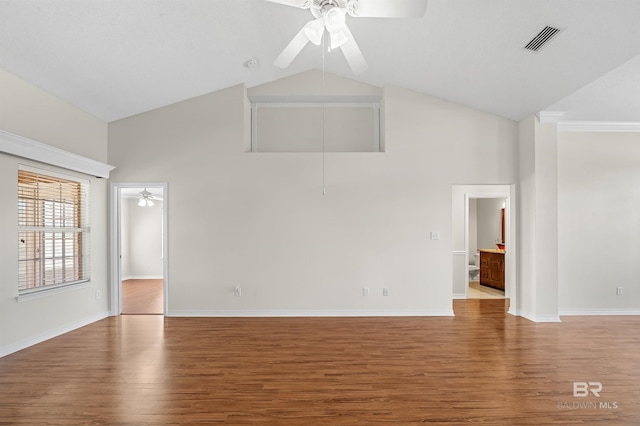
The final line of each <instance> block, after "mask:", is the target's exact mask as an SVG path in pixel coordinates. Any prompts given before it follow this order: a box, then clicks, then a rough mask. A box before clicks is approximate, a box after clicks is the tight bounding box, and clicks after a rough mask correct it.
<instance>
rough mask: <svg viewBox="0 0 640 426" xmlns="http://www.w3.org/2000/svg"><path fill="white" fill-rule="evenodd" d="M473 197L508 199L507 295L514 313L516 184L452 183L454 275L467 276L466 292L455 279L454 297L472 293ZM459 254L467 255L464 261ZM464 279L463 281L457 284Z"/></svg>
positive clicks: (515, 305)
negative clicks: (471, 227)
mask: <svg viewBox="0 0 640 426" xmlns="http://www.w3.org/2000/svg"><path fill="white" fill-rule="evenodd" d="M473 198H476V199H477V198H504V200H505V206H504V207H505V215H504V216H505V241H504V242H505V246H506V247H507V250H506V252H505V297H507V298H509V300H510V304H509V305H510V306H509V313H510V314H512V315H515V313H516V312H517V304H518V299H517V287H518V286H517V271H516V265H517V252H518V249H517V241H516V192H515V185H453V200H452V201H453V205H452V209H453V212H452V213H453V228H454V229H453V251H452V254H453V257H454V259H453V268H454V271H453V277H454V280H455V279H456V277H464V293H462V292H458V293H455V285H456V283H455V282H454V283H453V288H452V290H453V291H454V293H453V298H454V299H467V298H468V297H469V272H468V266H467V265H469V200H470V199H473ZM461 222H462V223H461ZM456 246H457V247H456ZM456 249H457V250H456ZM456 258H458V259H459V258H464V262H460V261H456ZM461 263H463V264H461ZM462 268H464V270H462ZM458 269H459V270H458ZM461 283H462V281H460V283H458V284H461Z"/></svg>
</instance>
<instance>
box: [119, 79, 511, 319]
mask: <svg viewBox="0 0 640 426" xmlns="http://www.w3.org/2000/svg"><path fill="white" fill-rule="evenodd" d="M283 86H284V87H286V82H283V81H279V82H276V83H275V84H274V86H273V87H274V89H273V90H276V88H277V87H283ZM301 86H302V87H304V85H301ZM344 87H348V84H346V83H345V84H344ZM267 89H268V88H265V87H263V88H262V90H263V91H268V90H267ZM247 108H248V103H247V101H246V99H245V90H244V88H243V87H242V86H236V87H232V88H229V89H226V90H222V91H219V92H216V93H212V94H209V95H205V96H201V97H198V98H195V99H191V100H188V101H185V102H181V103H178V104H175V105H171V106H168V107H165V108H161V109H158V110H155V111H151V112H148V113H145V114H141V115H138V116H135V117H131V118H128V119H124V120H121V121H118V122H115V123H111V124H110V125H109V137H110V140H109V144H110V147H109V162H110V163H111V164H113V165H115V166H116V167H117V169H116V170H115V171H114V173H113V174H112V178H113V180H114V181H116V182H118V181H119V182H127V181H129V182H133V181H138V182H139V181H167V182H169V188H170V199H169V200H170V201H169V205H168V206H166V207H167V208H168V209H169V211H170V215H169V244H170V246H169V253H170V259H169V264H170V268H169V274H170V276H169V279H170V285H169V298H168V300H169V314H172V315H190V314H192V315H198V314H199V315H216V314H218V315H221V314H239V315H254V314H291V313H298V314H314V313H315V314H335V313H343V314H350V313H351V314H353V313H388V314H399V315H402V314H425V315H428V314H439V315H442V314H450V313H451V306H452V304H451V299H452V296H451V294H452V266H451V249H452V240H451V229H452V217H451V185H452V184H453V183H455V182H469V183H479V182H496V183H512V182H514V181H515V179H516V176H517V175H516V172H517V164H516V161H515V153H516V152H517V151H516V145H517V124H516V123H514V122H512V121H510V120H507V119H504V118H500V117H497V116H493V115H490V114H486V113H483V112H479V111H476V110H473V109H470V108H466V107H463V106H460V105H457V104H454V103H450V102H446V101H442V100H439V99H436V98H433V97H429V96H424V95H419V94H416V93H414V92H410V91H407V90H404V89H402V88H398V87H385V88H384V110H385V116H384V128H385V134H384V137H385V143H386V152H384V153H331V154H327V155H326V157H325V160H326V161H325V172H326V188H327V195H324V196H323V195H322V171H323V167H322V156H321V155H320V154H314V153H297V154H292V153H289V154H279V153H269V154H255V153H245V148H246V140H247V132H248V129H249V123H248V122H247V120H246V117H247ZM480 165H482V166H480ZM196 196H201V197H199V198H200V201H199V202H197V203H196V202H194V199H195V198H196ZM430 231H439V232H440V233H441V239H440V240H430V239H429V232H430ZM235 286H241V287H242V297H234V294H233V289H234V287H235ZM363 287H370V288H371V296H369V297H363V296H362V288H363ZM383 287H388V288H389V289H390V295H389V296H387V297H383V296H382V288H383Z"/></svg>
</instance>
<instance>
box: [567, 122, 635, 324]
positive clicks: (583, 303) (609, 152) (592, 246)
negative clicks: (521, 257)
mask: <svg viewBox="0 0 640 426" xmlns="http://www.w3.org/2000/svg"><path fill="white" fill-rule="evenodd" d="M639 182H640V133H623V132H617V133H605V132H595V133H586V132H560V133H559V141H558V227H559V235H558V246H559V247H558V257H559V271H558V276H559V309H560V314H561V315H597V314H635V315H638V314H640V281H639V280H638V278H637V275H638V271H637V270H636V266H637V265H638V259H640V244H638V241H640V220H639V218H640V185H639ZM616 287H622V295H616Z"/></svg>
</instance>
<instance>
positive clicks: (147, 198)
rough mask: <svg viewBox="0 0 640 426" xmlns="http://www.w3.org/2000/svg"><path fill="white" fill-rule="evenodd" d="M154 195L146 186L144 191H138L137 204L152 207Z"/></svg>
mask: <svg viewBox="0 0 640 426" xmlns="http://www.w3.org/2000/svg"><path fill="white" fill-rule="evenodd" d="M154 198H155V197H154V196H153V195H152V194H151V193H150V192H149V191H147V188H145V189H144V191H140V195H139V196H138V205H139V206H140V207H152V206H153V205H154V202H153V199H154Z"/></svg>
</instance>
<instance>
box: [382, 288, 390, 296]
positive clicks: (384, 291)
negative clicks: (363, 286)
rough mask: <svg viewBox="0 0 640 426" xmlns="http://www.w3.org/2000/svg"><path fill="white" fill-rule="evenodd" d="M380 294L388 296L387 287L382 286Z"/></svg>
mask: <svg viewBox="0 0 640 426" xmlns="http://www.w3.org/2000/svg"><path fill="white" fill-rule="evenodd" d="M382 295H383V296H388V295H389V289H388V288H386V287H385V288H383V289H382Z"/></svg>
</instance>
